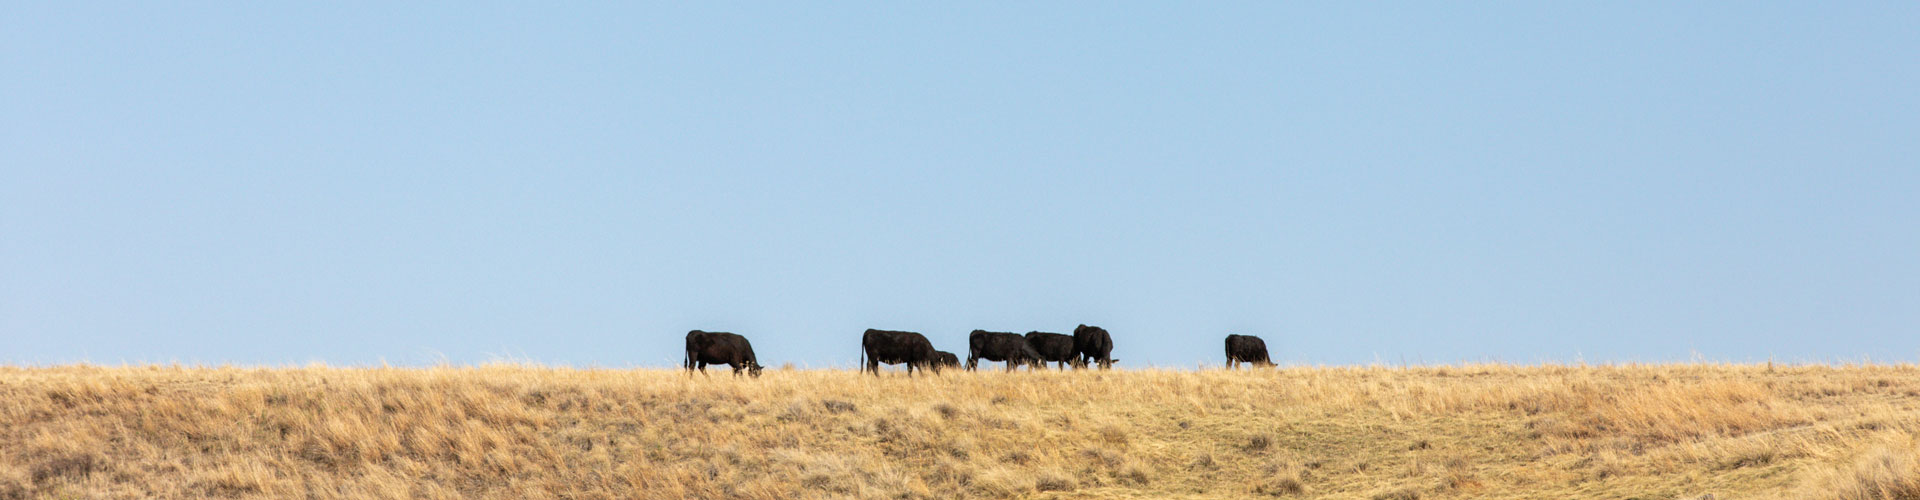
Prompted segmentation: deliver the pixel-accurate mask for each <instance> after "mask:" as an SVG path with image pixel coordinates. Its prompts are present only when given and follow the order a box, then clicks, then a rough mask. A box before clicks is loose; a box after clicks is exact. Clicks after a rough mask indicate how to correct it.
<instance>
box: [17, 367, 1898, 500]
mask: <svg viewBox="0 0 1920 500" xmlns="http://www.w3.org/2000/svg"><path fill="white" fill-rule="evenodd" d="M1917 417H1920V368H1917V367H1914V366H1780V367H1773V366H1766V365H1704V364H1695V365H1651V366H1508V365H1471V366H1450V367H1430V368H1405V369H1402V368H1380V367H1335V368H1289V369H1263V370H1254V371H1239V372H1227V371H1219V370H1215V371H1201V372H1187V371H1160V370H1116V371H1111V372H1099V371H1080V372H1064V373H1063V372H1040V373H1028V372H1020V373H1013V374H1008V373H1004V372H1001V371H999V370H992V371H982V372H978V373H953V372H951V371H950V372H948V373H946V374H944V375H941V376H937V377H915V378H907V377H905V376H904V375H902V374H899V373H888V374H886V375H885V376H883V377H880V378H878V379H876V378H873V377H870V376H862V375H859V374H857V373H855V372H851V371H829V370H769V371H767V372H766V375H765V376H764V377H762V378H760V379H746V378H741V379H735V378H733V377H731V376H729V375H727V374H726V372H725V371H724V370H722V371H720V372H718V373H715V374H714V375H712V376H710V377H693V378H689V377H688V376H687V375H686V374H685V373H682V372H680V371H677V370H650V369H649V370H577V369H562V368H547V367H539V366H519V365H498V366H480V367H446V368H425V369H416V368H331V367H320V366H315V367H307V368H272V369H252V368H207V367H169V366H127V367H93V366H66V367H51V368H14V367H0V499H40V498H155V497H158V498H195V497H237V498H396V499H399V498H572V499H602V498H605V499H613V498H675V499H678V498H766V499H779V498H889V499H894V498H905V499H910V498H999V497H1030V498H1249V497H1268V498H1322V497H1326V498H1363V499H1396V500H1404V499H1426V498H1646V499H1666V498H1695V497H1698V496H1700V495H1704V494H1712V495H1714V496H1715V498H1720V499H1726V498H1774V497H1780V498H1846V499H1866V498H1917V497H1920V462H1916V460H1917V459H1920V441H1916V437H1917V436H1920V418H1917Z"/></svg>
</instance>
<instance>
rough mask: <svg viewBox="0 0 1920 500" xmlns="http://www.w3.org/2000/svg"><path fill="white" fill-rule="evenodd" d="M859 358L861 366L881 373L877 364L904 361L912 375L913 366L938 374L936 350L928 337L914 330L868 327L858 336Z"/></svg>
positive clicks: (874, 373)
mask: <svg viewBox="0 0 1920 500" xmlns="http://www.w3.org/2000/svg"><path fill="white" fill-rule="evenodd" d="M860 348H861V359H860V362H861V364H862V365H864V369H865V370H866V371H869V372H873V376H875V377H878V376H880V363H886V364H889V365H897V364H901V363H906V364H907V376H909V377H911V376H913V369H914V368H919V369H921V370H927V369H932V370H933V372H934V373H940V365H939V364H938V363H936V361H938V360H939V355H938V354H936V353H938V352H939V351H935V350H933V343H932V342H928V341H927V337H926V336H924V335H921V334H918V333H914V332H896V331H889V330H875V329H872V328H868V329H867V334H866V335H865V336H864V337H862V338H861V339H860Z"/></svg>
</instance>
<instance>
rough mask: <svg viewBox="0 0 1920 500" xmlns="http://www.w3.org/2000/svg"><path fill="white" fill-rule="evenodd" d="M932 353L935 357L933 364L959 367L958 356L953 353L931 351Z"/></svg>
mask: <svg viewBox="0 0 1920 500" xmlns="http://www.w3.org/2000/svg"><path fill="white" fill-rule="evenodd" d="M933 354H934V355H935V357H936V358H937V359H936V360H935V361H934V363H933V366H938V367H941V368H959V367H960V357H959V356H955V355H954V354H953V353H950V352H947V351H933Z"/></svg>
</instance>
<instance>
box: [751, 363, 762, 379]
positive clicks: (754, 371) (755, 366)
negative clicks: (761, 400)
mask: <svg viewBox="0 0 1920 500" xmlns="http://www.w3.org/2000/svg"><path fill="white" fill-rule="evenodd" d="M750 363H752V364H750V365H748V366H747V374H748V375H752V376H753V378H760V369H761V368H765V367H763V366H760V362H759V361H751V362H750Z"/></svg>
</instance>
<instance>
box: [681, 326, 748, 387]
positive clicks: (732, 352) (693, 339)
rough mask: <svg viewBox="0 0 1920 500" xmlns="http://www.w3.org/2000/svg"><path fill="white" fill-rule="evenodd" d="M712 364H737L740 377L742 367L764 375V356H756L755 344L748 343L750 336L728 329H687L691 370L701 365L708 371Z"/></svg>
mask: <svg viewBox="0 0 1920 500" xmlns="http://www.w3.org/2000/svg"><path fill="white" fill-rule="evenodd" d="M710 364H712V365H727V366H730V367H733V376H736V377H738V376H740V370H747V373H749V374H751V375H753V376H754V377H759V376H760V368H761V366H760V360H759V359H756V358H754V356H753V344H751V343H748V342H747V338H746V337H742V336H739V335H735V334H732V333H727V332H703V331H700V330H694V331H690V332H687V365H686V366H687V373H693V369H694V368H699V369H700V373H703V374H704V373H706V372H707V365H710Z"/></svg>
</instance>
